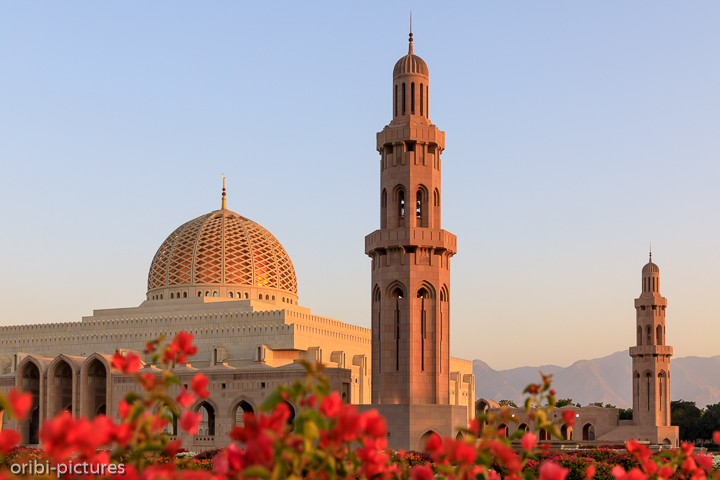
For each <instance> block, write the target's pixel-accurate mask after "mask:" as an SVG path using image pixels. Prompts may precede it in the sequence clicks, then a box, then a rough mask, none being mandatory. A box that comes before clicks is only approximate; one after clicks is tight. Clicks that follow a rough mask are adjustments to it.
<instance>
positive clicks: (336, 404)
mask: <svg viewBox="0 0 720 480" xmlns="http://www.w3.org/2000/svg"><path fill="white" fill-rule="evenodd" d="M342 408H343V403H342V400H341V399H340V394H339V393H338V392H332V393H331V394H330V395H329V396H327V397H325V398H323V400H322V402H320V411H321V412H322V414H323V415H325V416H326V417H330V418H337V416H338V415H340V412H341V411H342Z"/></svg>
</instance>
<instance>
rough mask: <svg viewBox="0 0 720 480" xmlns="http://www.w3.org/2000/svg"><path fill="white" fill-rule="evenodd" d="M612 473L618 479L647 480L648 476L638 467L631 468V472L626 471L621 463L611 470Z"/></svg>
mask: <svg viewBox="0 0 720 480" xmlns="http://www.w3.org/2000/svg"><path fill="white" fill-rule="evenodd" d="M610 473H611V474H612V476H613V477H615V478H616V479H617V480H647V478H648V476H647V475H646V474H644V473H643V472H641V471H640V469H639V468H637V467H634V468H632V469H630V471H629V472H626V471H625V469H624V468H623V467H621V466H620V465H615V466H614V467H613V468H612V470H610Z"/></svg>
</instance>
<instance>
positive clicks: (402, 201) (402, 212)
mask: <svg viewBox="0 0 720 480" xmlns="http://www.w3.org/2000/svg"><path fill="white" fill-rule="evenodd" d="M398 208H399V210H398V216H399V217H400V218H403V217H404V216H405V192H404V191H402V190H400V191H399V192H398Z"/></svg>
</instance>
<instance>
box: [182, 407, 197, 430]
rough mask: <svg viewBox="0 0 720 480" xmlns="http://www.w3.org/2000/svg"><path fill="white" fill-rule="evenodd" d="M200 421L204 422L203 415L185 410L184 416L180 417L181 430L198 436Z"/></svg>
mask: <svg viewBox="0 0 720 480" xmlns="http://www.w3.org/2000/svg"><path fill="white" fill-rule="evenodd" d="M200 420H202V414H201V413H193V412H191V411H190V410H185V411H184V412H183V413H182V415H180V428H182V429H183V430H185V431H186V432H188V433H189V434H190V435H197V431H198V425H200Z"/></svg>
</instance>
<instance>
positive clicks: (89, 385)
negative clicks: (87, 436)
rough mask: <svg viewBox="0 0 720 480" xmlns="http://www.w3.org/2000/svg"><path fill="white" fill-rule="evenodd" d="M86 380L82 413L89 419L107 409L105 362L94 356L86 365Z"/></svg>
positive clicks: (103, 413) (103, 412) (102, 413)
mask: <svg viewBox="0 0 720 480" xmlns="http://www.w3.org/2000/svg"><path fill="white" fill-rule="evenodd" d="M85 371H86V372H87V375H86V378H87V382H85V385H84V390H85V392H84V395H83V398H84V401H83V403H84V408H83V414H84V415H86V416H87V417H88V418H89V419H93V418H95V417H96V416H98V415H105V413H106V411H107V375H108V374H107V368H106V367H105V364H104V363H103V362H101V361H100V360H98V359H97V358H94V359H92V360H91V361H90V363H89V364H88V365H87V367H86V369H85Z"/></svg>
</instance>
